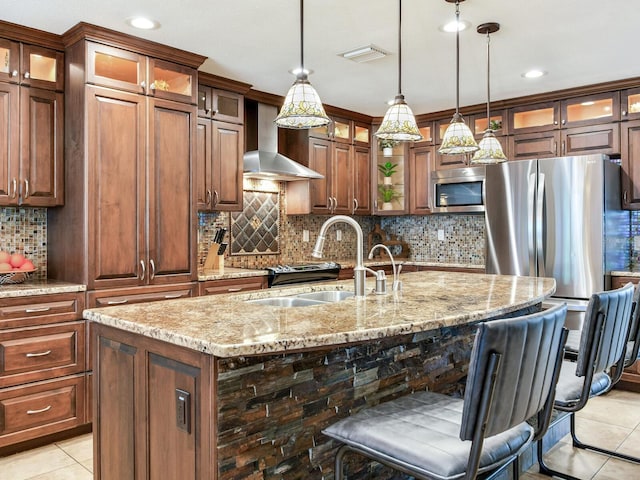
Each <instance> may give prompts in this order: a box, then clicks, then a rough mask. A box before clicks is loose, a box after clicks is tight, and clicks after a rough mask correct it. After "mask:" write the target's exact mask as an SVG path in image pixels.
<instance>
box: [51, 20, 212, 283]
mask: <svg viewBox="0 0 640 480" xmlns="http://www.w3.org/2000/svg"><path fill="white" fill-rule="evenodd" d="M68 39H69V40H68V41H69V44H68V45H67V49H66V52H65V55H66V59H67V63H68V65H67V78H66V88H67V95H66V97H65V98H66V101H67V112H68V118H67V120H68V121H67V124H66V126H67V136H66V140H67V144H68V145H73V146H74V147H73V148H68V149H67V152H66V159H65V160H66V168H65V175H66V181H65V186H67V187H68V189H67V191H66V196H67V200H68V202H67V206H68V207H69V208H65V209H59V210H60V211H59V212H55V211H52V210H54V209H49V210H48V212H47V215H48V222H47V225H48V240H49V241H48V274H49V277H50V278H55V279H61V280H66V281H72V282H76V283H81V284H84V285H86V286H87V290H88V291H91V290H100V289H107V288H109V289H110V288H123V287H137V286H148V285H170V284H180V283H189V282H191V281H193V280H196V277H197V268H196V262H197V258H196V251H197V250H196V208H195V185H194V183H195V182H194V178H195V145H196V143H195V140H196V118H197V114H196V106H195V101H194V102H193V103H191V97H188V96H187V95H181V96H182V97H184V99H183V101H181V102H178V101H174V100H168V99H166V98H161V97H163V96H166V97H167V98H169V94H171V95H173V96H171V98H174V97H175V95H177V93H176V92H173V91H172V90H171V88H170V89H169V90H167V91H165V90H162V89H161V88H158V87H157V85H156V89H155V93H154V94H151V93H149V92H146V93H144V94H143V92H141V91H139V90H138V91H136V92H135V93H134V92H133V91H128V90H135V89H134V84H135V82H137V80H139V79H140V78H143V77H141V75H143V74H144V75H147V76H146V77H144V78H146V79H147V80H148V79H149V78H155V79H156V81H157V79H158V78H159V77H158V76H157V75H158V70H162V69H164V68H165V67H167V63H165V62H166V61H165V60H164V59H165V58H166V59H176V62H168V64H169V65H179V66H180V67H187V68H185V69H182V68H175V69H174V70H175V71H177V72H182V73H183V74H185V75H186V74H187V73H189V72H191V70H193V72H191V73H194V74H195V70H196V69H197V66H199V65H200V64H201V63H202V61H203V60H204V58H203V57H201V56H199V55H195V54H190V53H188V52H183V51H180V50H176V49H172V48H169V47H164V46H162V45H158V44H156V43H153V42H148V41H146V40H143V39H135V41H134V40H133V39H132V37H128V36H125V37H122V38H120V37H119V35H118V34H117V32H113V31H110V30H106V29H102V28H100V27H96V26H93V25H87V24H79V25H78V26H76V27H74V28H73V29H72V30H70V32H68ZM89 39H90V40H89ZM124 42H131V47H130V48H129V49H125V48H123V46H122V44H123V43H124ZM103 47H105V48H103ZM106 47H109V49H107V48H106ZM116 54H117V55H116ZM125 55H126V62H128V63H125V64H126V65H128V67H127V68H125V67H123V66H122V65H121V62H120V60H121V59H122V56H125ZM100 56H102V57H104V58H102V59H101V60H100V61H98V60H97V58H100ZM160 57H163V58H160ZM110 60H111V61H113V62H115V64H113V65H112V67H113V68H111V67H109V61H110ZM177 60H180V62H182V63H179V64H178V63H177ZM144 64H146V67H144V66H143V65H144ZM145 68H146V69H147V70H145ZM150 68H151V70H152V71H155V72H156V73H155V74H154V75H156V77H153V76H152V77H149V76H148V75H149V72H148V70H149V69H150ZM154 69H155V70H154ZM167 69H168V67H167ZM189 74H190V73H189ZM167 78H168V77H167ZM134 80H135V81H134ZM112 81H117V82H120V83H117V84H111V83H110V82H112ZM91 82H96V83H102V84H104V85H109V88H106V87H104V86H97V85H96V84H92V83H91ZM176 85H177V84H176ZM116 86H119V87H120V88H116ZM192 86H193V90H194V95H195V89H196V84H195V83H193V85H192ZM136 88H137V87H136ZM165 94H166V95H165ZM187 97H188V98H187ZM194 99H195V96H194Z"/></svg>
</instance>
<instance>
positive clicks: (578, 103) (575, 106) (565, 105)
mask: <svg viewBox="0 0 640 480" xmlns="http://www.w3.org/2000/svg"><path fill="white" fill-rule="evenodd" d="M560 118H561V119H562V121H561V124H562V128H565V127H577V126H581V125H593V124H599V123H608V122H614V121H617V120H620V99H619V93H618V92H607V93H602V94H598V95H588V96H584V97H576V98H571V99H568V100H563V101H562V102H561V104H560Z"/></svg>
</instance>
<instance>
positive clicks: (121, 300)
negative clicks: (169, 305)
mask: <svg viewBox="0 0 640 480" xmlns="http://www.w3.org/2000/svg"><path fill="white" fill-rule="evenodd" d="M197 294H198V285H197V284H196V283H195V282H192V283H184V284H177V285H154V286H150V287H127V288H109V289H104V290H92V291H90V292H87V308H96V307H112V306H114V305H125V304H126V305H132V304H134V303H147V302H157V301H160V300H175V299H178V298H188V297H195V296H196V295H197Z"/></svg>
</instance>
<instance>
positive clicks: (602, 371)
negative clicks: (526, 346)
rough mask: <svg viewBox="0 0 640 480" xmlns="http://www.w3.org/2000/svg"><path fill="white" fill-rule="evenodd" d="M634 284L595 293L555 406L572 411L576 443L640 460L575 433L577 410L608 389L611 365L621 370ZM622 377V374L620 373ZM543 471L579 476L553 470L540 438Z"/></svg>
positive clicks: (562, 374) (564, 367) (569, 479)
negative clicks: (545, 458)
mask: <svg viewBox="0 0 640 480" xmlns="http://www.w3.org/2000/svg"><path fill="white" fill-rule="evenodd" d="M633 296H634V289H633V284H631V283H628V284H627V285H625V286H624V287H622V288H619V289H616V290H609V291H606V292H600V293H594V294H593V295H592V296H591V298H590V300H589V305H588V306H587V310H586V312H585V318H584V322H583V325H582V334H581V337H580V344H579V348H578V354H577V355H578V356H577V361H576V362H572V361H569V360H564V361H563V362H562V369H561V371H560V378H559V380H558V386H557V388H556V398H555V402H554V408H555V409H556V410H560V411H564V412H569V413H570V416H571V418H570V422H571V435H572V437H573V444H574V446H575V447H578V448H588V449H591V450H595V451H598V452H601V453H606V454H607V455H612V456H615V457H618V458H623V459H625V460H631V461H640V460H637V459H634V458H633V457H629V456H627V455H623V454H620V453H617V452H612V451H610V450H605V449H601V448H599V447H594V446H590V445H586V444H583V443H582V442H580V441H579V440H578V439H577V437H576V434H575V412H577V411H579V410H581V409H582V408H584V406H585V405H586V404H587V400H589V398H591V397H595V396H597V395H601V394H603V393H605V392H607V391H608V390H609V389H610V387H611V385H612V382H613V381H614V380H615V377H614V378H613V379H612V377H611V376H610V375H609V372H611V370H612V368H615V371H616V372H618V371H620V372H621V370H622V368H623V364H624V360H625V352H626V347H627V340H628V337H629V327H630V323H631V308H632V303H633ZM618 378H619V377H618ZM538 464H539V466H540V473H542V474H544V475H549V476H555V477H560V478H564V479H567V480H579V479H576V477H573V476H571V475H568V474H566V473H563V472H559V471H556V470H552V469H551V468H549V467H548V466H547V465H546V464H545V463H544V458H543V456H542V441H539V442H538Z"/></svg>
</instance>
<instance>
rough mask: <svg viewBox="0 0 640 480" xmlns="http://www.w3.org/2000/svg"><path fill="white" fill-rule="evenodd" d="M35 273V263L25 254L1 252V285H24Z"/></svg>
mask: <svg viewBox="0 0 640 480" xmlns="http://www.w3.org/2000/svg"><path fill="white" fill-rule="evenodd" d="M35 271H36V267H35V266H34V265H33V262H32V261H31V260H29V259H28V258H26V257H25V256H24V255H23V254H21V253H9V252H5V251H3V250H0V285H7V284H11V283H22V282H24V281H25V280H26V279H27V278H29V274H31V273H32V272H35Z"/></svg>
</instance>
